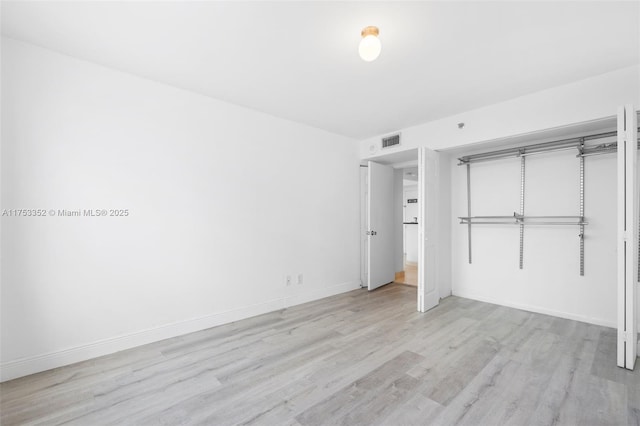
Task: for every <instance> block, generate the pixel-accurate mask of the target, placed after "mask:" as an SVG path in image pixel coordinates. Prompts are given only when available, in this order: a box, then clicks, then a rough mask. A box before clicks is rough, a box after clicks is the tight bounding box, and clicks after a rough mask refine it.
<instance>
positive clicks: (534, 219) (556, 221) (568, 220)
mask: <svg viewBox="0 0 640 426" xmlns="http://www.w3.org/2000/svg"><path fill="white" fill-rule="evenodd" d="M638 130H639V131H640V128H639V129H638ZM617 135H618V133H617V132H616V131H612V132H605V133H597V134H592V135H588V136H582V137H576V138H569V139H560V140H555V141H551V142H543V143H537V144H532V145H527V146H521V147H514V148H506V149H500V150H496V151H490V152H484V153H480V154H472V155H466V156H463V157H460V158H458V161H459V163H458V165H459V166H466V171H467V216H461V217H458V219H460V224H462V225H467V237H468V248H469V263H471V262H472V256H471V254H472V253H471V225H516V226H518V227H519V229H520V259H519V267H520V269H522V268H523V264H524V229H525V227H527V226H536V225H537V226H571V225H575V226H579V227H580V233H579V234H578V238H579V241H580V248H579V250H580V276H583V275H584V234H585V232H584V231H585V229H584V227H585V225H588V224H589V222H587V221H586V220H585V216H584V210H585V209H584V168H585V161H584V160H585V157H590V156H594V155H602V154H612V153H615V152H616V151H617V149H618V143H617V142H605V143H600V144H592V145H587V144H586V142H589V141H594V140H598V139H605V138H614V137H617ZM639 141H640V138H639ZM638 147H639V148H640V142H639V143H638ZM572 149H576V150H577V151H578V153H577V155H576V157H577V158H578V159H579V162H580V172H579V173H580V174H579V198H580V202H579V206H578V207H579V215H578V216H527V215H525V214H524V207H525V206H524V201H525V164H526V161H525V160H526V157H528V156H530V155H537V154H545V153H550V152H557V151H567V150H572ZM514 157H515V158H520V213H517V212H514V213H513V216H472V215H471V167H470V166H471V164H472V163H477V162H484V161H493V160H499V159H504V158H514ZM639 258H640V254H639ZM638 268H639V269H640V260H639V266H638ZM639 276H640V275H639Z"/></svg>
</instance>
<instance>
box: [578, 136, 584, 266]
mask: <svg viewBox="0 0 640 426" xmlns="http://www.w3.org/2000/svg"><path fill="white" fill-rule="evenodd" d="M579 149H580V157H579V158H580V221H581V222H582V223H584V156H583V155H582V154H583V152H584V138H581V139H580V148H579ZM579 237H580V276H581V277H583V276H584V224H581V225H580V235H579Z"/></svg>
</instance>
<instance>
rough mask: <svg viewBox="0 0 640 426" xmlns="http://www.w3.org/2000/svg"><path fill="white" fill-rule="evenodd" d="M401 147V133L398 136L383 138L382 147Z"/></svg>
mask: <svg viewBox="0 0 640 426" xmlns="http://www.w3.org/2000/svg"><path fill="white" fill-rule="evenodd" d="M396 145H400V133H398V134H397V135H392V136H387V137H386V138H382V147H383V148H391V147H392V146H396Z"/></svg>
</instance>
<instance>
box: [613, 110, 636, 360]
mask: <svg viewBox="0 0 640 426" xmlns="http://www.w3.org/2000/svg"><path fill="white" fill-rule="evenodd" d="M637 126H638V123H637V116H636V111H635V109H634V108H633V106H632V105H626V106H624V107H621V108H620V109H619V110H618V367H623V368H627V369H629V370H633V366H634V364H635V361H636V356H637V349H638V323H637V313H636V310H637V303H636V297H637V296H636V291H637V286H638V284H637V283H638V127H637Z"/></svg>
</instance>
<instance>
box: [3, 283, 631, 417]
mask: <svg viewBox="0 0 640 426" xmlns="http://www.w3.org/2000/svg"><path fill="white" fill-rule="evenodd" d="M415 292H416V289H415V288H414V287H409V286H405V285H400V284H392V285H388V286H385V287H383V288H380V289H378V290H376V291H374V292H371V293H368V292H367V291H366V290H356V291H352V292H349V293H345V294H342V295H338V296H334V297H330V298H326V299H322V300H318V301H315V302H311V303H307V304H305V305H300V306H296V307H292V308H290V309H285V310H282V311H277V312H273V313H270V314H266V315H261V316H259V317H255V318H251V319H247V320H244V321H239V322H235V323H232V324H228V325H224V326H220V327H215V328H212V329H209V330H205V331H201V332H197V333H192V334H189V335H185V336H181V337H177V338H173V339H168V340H165V341H162V342H158V343H154V344H150V345H146V346H142V347H139V348H136V349H132V350H128V351H123V352H120V353H117V354H113V355H110V356H105V357H102V358H98V359H94V360H90V361H86V362H82V363H78V364H74V365H71V366H68V367H62V368H58V369H55V370H51V371H47V372H43V373H39V374H35V375H32V376H29V377H24V378H21V379H17V380H13V381H10V382H6V383H3V384H1V385H0V409H1V415H0V422H1V424H2V425H3V426H8V425H24V424H46V425H57V424H73V425H106V424H140V425H190V424H204V425H235V424H245V425H278V426H279V425H283V426H287V425H288V426H305V425H393V426H395V425H429V424H434V425H502V424H510V425H640V368H636V370H635V371H634V372H629V371H626V370H623V369H619V368H617V367H616V365H615V360H616V357H615V342H616V332H615V330H613V329H610V328H605V327H598V326H594V325H589V324H585V323H580V322H576V321H569V320H563V319H559V318H555V317H550V316H545V315H538V314H533V313H529V312H524V311H519V310H516V309H510V308H505V307H501V306H497V305H491V304H487V303H481V302H476V301H472V300H467V299H462V298H458V297H448V298H446V299H444V300H443V301H442V303H441V304H440V306H438V307H436V308H435V309H433V310H431V311H429V312H428V313H426V314H420V313H418V312H416V311H415V299H416V294H415Z"/></svg>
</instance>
